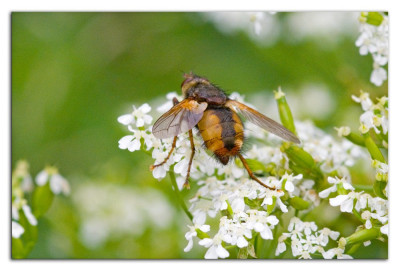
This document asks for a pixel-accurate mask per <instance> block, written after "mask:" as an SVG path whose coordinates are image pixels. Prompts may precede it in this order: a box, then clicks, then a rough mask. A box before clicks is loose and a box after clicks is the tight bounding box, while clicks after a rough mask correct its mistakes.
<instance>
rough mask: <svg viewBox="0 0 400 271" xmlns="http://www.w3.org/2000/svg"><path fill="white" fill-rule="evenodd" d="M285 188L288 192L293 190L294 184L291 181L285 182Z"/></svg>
mask: <svg viewBox="0 0 400 271" xmlns="http://www.w3.org/2000/svg"><path fill="white" fill-rule="evenodd" d="M285 189H286V191H288V192H293V191H294V185H293V183H292V182H286V183H285Z"/></svg>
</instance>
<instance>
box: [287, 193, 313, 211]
mask: <svg viewBox="0 0 400 271" xmlns="http://www.w3.org/2000/svg"><path fill="white" fill-rule="evenodd" d="M289 204H290V205H291V206H292V207H293V208H295V209H296V210H306V209H308V207H310V202H308V201H305V200H304V199H302V198H300V197H296V196H295V197H293V198H289Z"/></svg>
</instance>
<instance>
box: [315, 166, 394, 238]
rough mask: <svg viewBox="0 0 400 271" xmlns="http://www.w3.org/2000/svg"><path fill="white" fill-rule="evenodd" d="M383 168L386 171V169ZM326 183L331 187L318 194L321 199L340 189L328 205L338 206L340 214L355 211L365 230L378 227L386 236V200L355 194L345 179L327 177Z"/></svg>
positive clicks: (361, 193) (362, 193) (364, 194)
mask: <svg viewBox="0 0 400 271" xmlns="http://www.w3.org/2000/svg"><path fill="white" fill-rule="evenodd" d="M375 162H377V161H375ZM377 163H379V162H377ZM381 164H383V163H381ZM385 168H386V169H387V167H385ZM378 170H381V169H378ZM386 174H387V171H386ZM328 182H329V183H330V184H332V186H331V187H329V188H327V189H325V190H323V191H321V192H320V193H319V196H320V197H321V198H327V197H328V196H329V195H330V193H335V192H336V191H337V190H338V189H341V191H340V192H341V193H340V194H339V195H337V196H336V197H334V198H329V203H330V205H332V206H340V211H341V212H346V213H353V211H356V212H357V213H359V214H360V215H361V219H362V221H363V223H364V226H365V228H366V229H370V228H372V225H374V226H376V227H380V230H381V232H382V233H383V234H386V235H387V234H388V205H389V202H388V201H387V200H385V199H382V198H380V197H372V196H371V195H370V194H368V193H365V192H363V191H361V192H356V191H355V188H354V187H353V186H352V185H351V184H350V183H349V182H348V181H347V180H346V179H345V178H342V179H340V178H337V177H336V178H332V177H328Z"/></svg>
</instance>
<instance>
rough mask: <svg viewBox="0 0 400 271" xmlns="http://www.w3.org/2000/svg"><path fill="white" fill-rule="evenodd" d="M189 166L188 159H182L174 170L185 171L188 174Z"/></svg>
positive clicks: (179, 172) (177, 171)
mask: <svg viewBox="0 0 400 271" xmlns="http://www.w3.org/2000/svg"><path fill="white" fill-rule="evenodd" d="M188 167H189V162H188V161H187V160H186V159H182V160H181V161H179V162H178V163H177V164H176V165H175V166H174V172H175V173H178V174H183V173H185V176H186V172H187V169H188Z"/></svg>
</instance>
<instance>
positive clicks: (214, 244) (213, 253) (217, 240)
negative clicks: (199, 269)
mask: <svg viewBox="0 0 400 271" xmlns="http://www.w3.org/2000/svg"><path fill="white" fill-rule="evenodd" d="M222 241H223V236H222V235H221V234H219V233H217V234H216V235H215V236H214V238H213V239H210V238H204V239H203V240H200V242H199V245H201V246H204V247H206V248H208V250H207V252H206V254H205V256H204V258H205V259H218V258H222V259H224V258H226V257H228V256H229V252H228V251H227V250H226V249H225V248H224V247H223V246H222Z"/></svg>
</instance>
